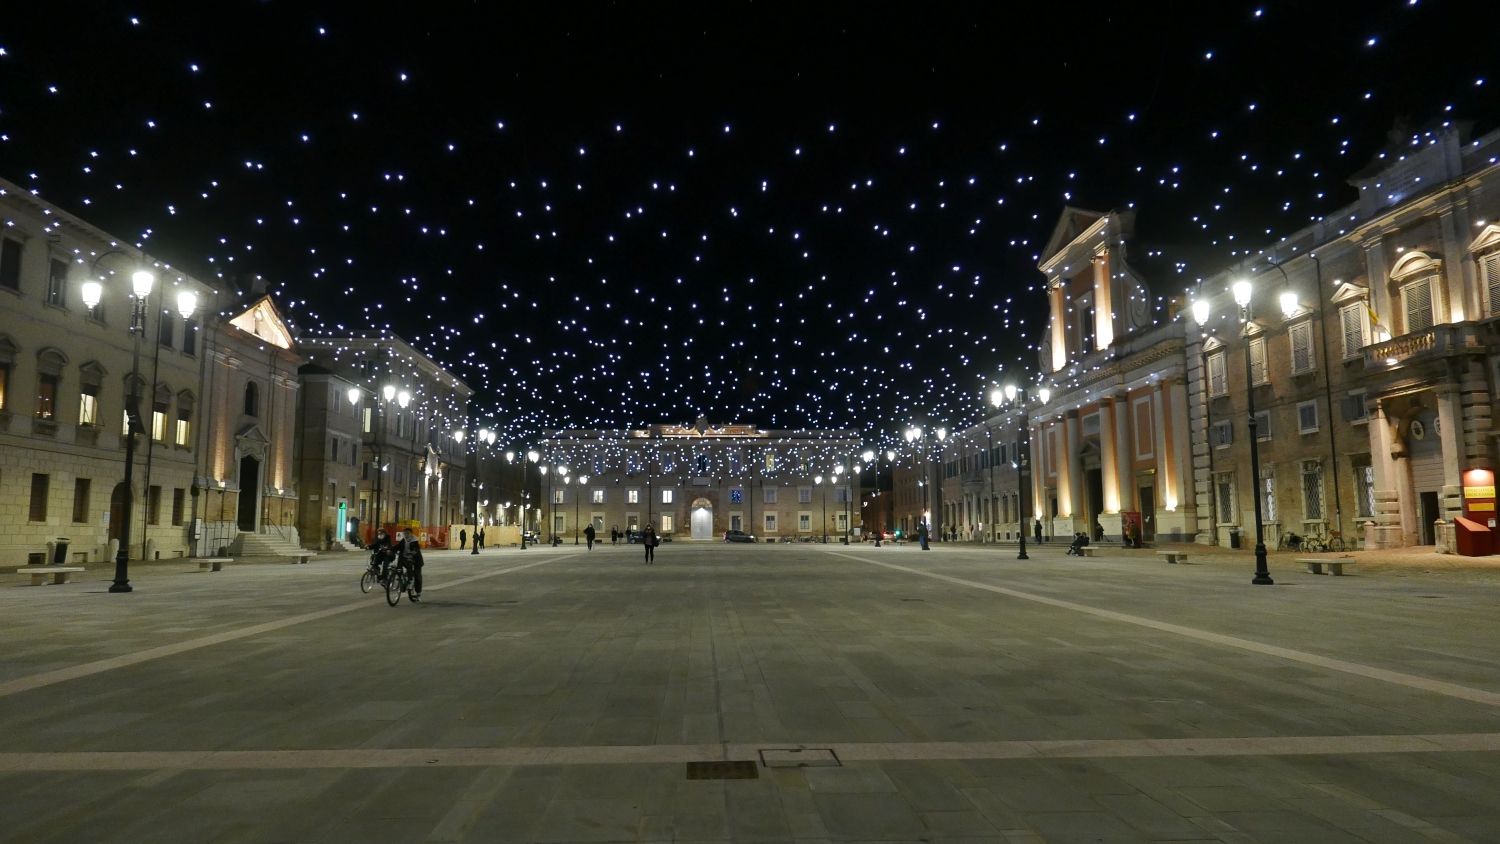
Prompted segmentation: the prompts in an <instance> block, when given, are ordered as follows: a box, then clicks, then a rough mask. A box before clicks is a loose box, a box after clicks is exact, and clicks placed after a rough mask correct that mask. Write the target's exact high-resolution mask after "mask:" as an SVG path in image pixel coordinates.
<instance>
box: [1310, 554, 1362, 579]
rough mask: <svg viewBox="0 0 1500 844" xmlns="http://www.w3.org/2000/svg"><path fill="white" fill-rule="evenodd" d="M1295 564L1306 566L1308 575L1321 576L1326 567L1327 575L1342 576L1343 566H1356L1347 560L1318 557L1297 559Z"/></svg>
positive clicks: (1352, 561) (1353, 562)
mask: <svg viewBox="0 0 1500 844" xmlns="http://www.w3.org/2000/svg"><path fill="white" fill-rule="evenodd" d="M1297 562H1299V563H1301V564H1302V565H1304V566H1307V572H1308V574H1322V573H1323V567H1324V566H1327V567H1328V573H1329V574H1333V575H1342V574H1343V573H1344V566H1353V565H1358V564H1357V563H1356V562H1355V561H1354V560H1351V559H1347V558H1337V559H1332V560H1328V559H1320V558H1318V557H1298V558H1297Z"/></svg>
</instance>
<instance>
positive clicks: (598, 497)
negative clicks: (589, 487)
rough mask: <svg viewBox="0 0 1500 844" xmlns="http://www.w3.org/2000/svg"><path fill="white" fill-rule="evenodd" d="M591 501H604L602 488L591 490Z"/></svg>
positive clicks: (598, 502)
mask: <svg viewBox="0 0 1500 844" xmlns="http://www.w3.org/2000/svg"><path fill="white" fill-rule="evenodd" d="M593 503H595V504H603V503H604V490H602V489H596V490H593Z"/></svg>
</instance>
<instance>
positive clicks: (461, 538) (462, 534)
mask: <svg viewBox="0 0 1500 844" xmlns="http://www.w3.org/2000/svg"><path fill="white" fill-rule="evenodd" d="M468 542H469V532H468V531H466V530H464V529H463V528H459V529H458V547H459V550H463V547H464V545H466V544H468Z"/></svg>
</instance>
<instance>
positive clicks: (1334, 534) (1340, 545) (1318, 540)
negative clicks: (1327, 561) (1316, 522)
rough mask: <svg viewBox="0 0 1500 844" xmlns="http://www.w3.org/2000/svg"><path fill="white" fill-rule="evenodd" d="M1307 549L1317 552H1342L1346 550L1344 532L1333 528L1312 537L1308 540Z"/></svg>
mask: <svg viewBox="0 0 1500 844" xmlns="http://www.w3.org/2000/svg"><path fill="white" fill-rule="evenodd" d="M1307 550H1309V551H1314V552H1317V553H1327V552H1332V553H1335V554H1337V553H1340V552H1342V551H1343V550H1344V537H1343V534H1342V533H1341V532H1339V531H1336V530H1333V531H1329V532H1328V533H1327V534H1324V535H1320V536H1314V537H1310V538H1309V539H1308V540H1307Z"/></svg>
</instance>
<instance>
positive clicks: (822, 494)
mask: <svg viewBox="0 0 1500 844" xmlns="http://www.w3.org/2000/svg"><path fill="white" fill-rule="evenodd" d="M813 486H816V487H818V489H819V493H818V497H819V498H821V499H823V519H822V521H823V544H824V545H827V544H828V489H827V488H826V487H824V486H823V476H822V475H814V476H813Z"/></svg>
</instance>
